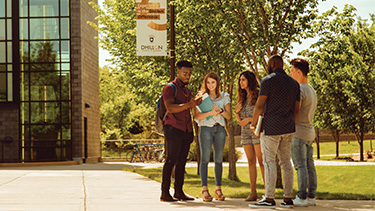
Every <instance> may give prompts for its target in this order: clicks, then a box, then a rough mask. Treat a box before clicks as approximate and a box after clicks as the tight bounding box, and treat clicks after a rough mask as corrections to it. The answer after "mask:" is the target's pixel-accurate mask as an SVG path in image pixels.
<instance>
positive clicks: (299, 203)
mask: <svg viewBox="0 0 375 211" xmlns="http://www.w3.org/2000/svg"><path fill="white" fill-rule="evenodd" d="M293 204H294V206H296V207H307V206H308V202H307V199H300V198H299V197H298V195H297V196H296V199H294V200H293Z"/></svg>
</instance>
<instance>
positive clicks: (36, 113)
mask: <svg viewBox="0 0 375 211" xmlns="http://www.w3.org/2000/svg"><path fill="white" fill-rule="evenodd" d="M30 104H31V111H32V112H31V123H39V124H41V123H44V124H46V123H58V122H60V107H59V103H55V102H31V103H30Z"/></svg>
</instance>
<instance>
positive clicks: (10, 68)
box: [8, 64, 13, 72]
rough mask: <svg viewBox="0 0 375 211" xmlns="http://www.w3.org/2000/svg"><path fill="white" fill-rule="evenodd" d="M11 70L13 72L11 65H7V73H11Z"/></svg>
mask: <svg viewBox="0 0 375 211" xmlns="http://www.w3.org/2000/svg"><path fill="white" fill-rule="evenodd" d="M12 70H13V67H12V65H11V64H8V71H9V72H12Z"/></svg>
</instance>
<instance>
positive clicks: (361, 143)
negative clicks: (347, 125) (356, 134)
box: [359, 119, 365, 161]
mask: <svg viewBox="0 0 375 211" xmlns="http://www.w3.org/2000/svg"><path fill="white" fill-rule="evenodd" d="M364 128H365V123H364V120H363V119H362V120H361V134H360V140H359V146H360V161H364V158H363V139H364V136H365V131H364Z"/></svg>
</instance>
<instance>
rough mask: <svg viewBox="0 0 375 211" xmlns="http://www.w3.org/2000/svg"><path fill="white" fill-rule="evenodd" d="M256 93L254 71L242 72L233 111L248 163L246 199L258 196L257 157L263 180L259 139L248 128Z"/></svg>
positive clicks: (255, 198) (254, 198) (256, 96)
mask: <svg viewBox="0 0 375 211" xmlns="http://www.w3.org/2000/svg"><path fill="white" fill-rule="evenodd" d="M258 93H259V89H258V88H257V81H256V80H255V75H254V73H252V72H250V71H245V72H242V73H241V74H240V79H239V81H238V102H237V105H236V109H235V112H236V119H237V121H238V123H239V125H240V126H241V144H242V146H243V148H244V151H245V154H246V157H247V162H248V165H249V166H248V167H249V177H250V188H251V192H250V194H249V196H248V197H247V198H246V201H256V200H257V198H258V194H257V191H256V181H257V167H256V160H257V159H258V163H259V166H260V170H261V171H262V176H263V181H264V166H263V159H262V152H261V149H260V140H259V138H257V137H256V136H255V135H254V134H253V132H252V131H251V129H250V124H251V122H252V121H253V113H254V107H255V103H256V101H257V98H258Z"/></svg>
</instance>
